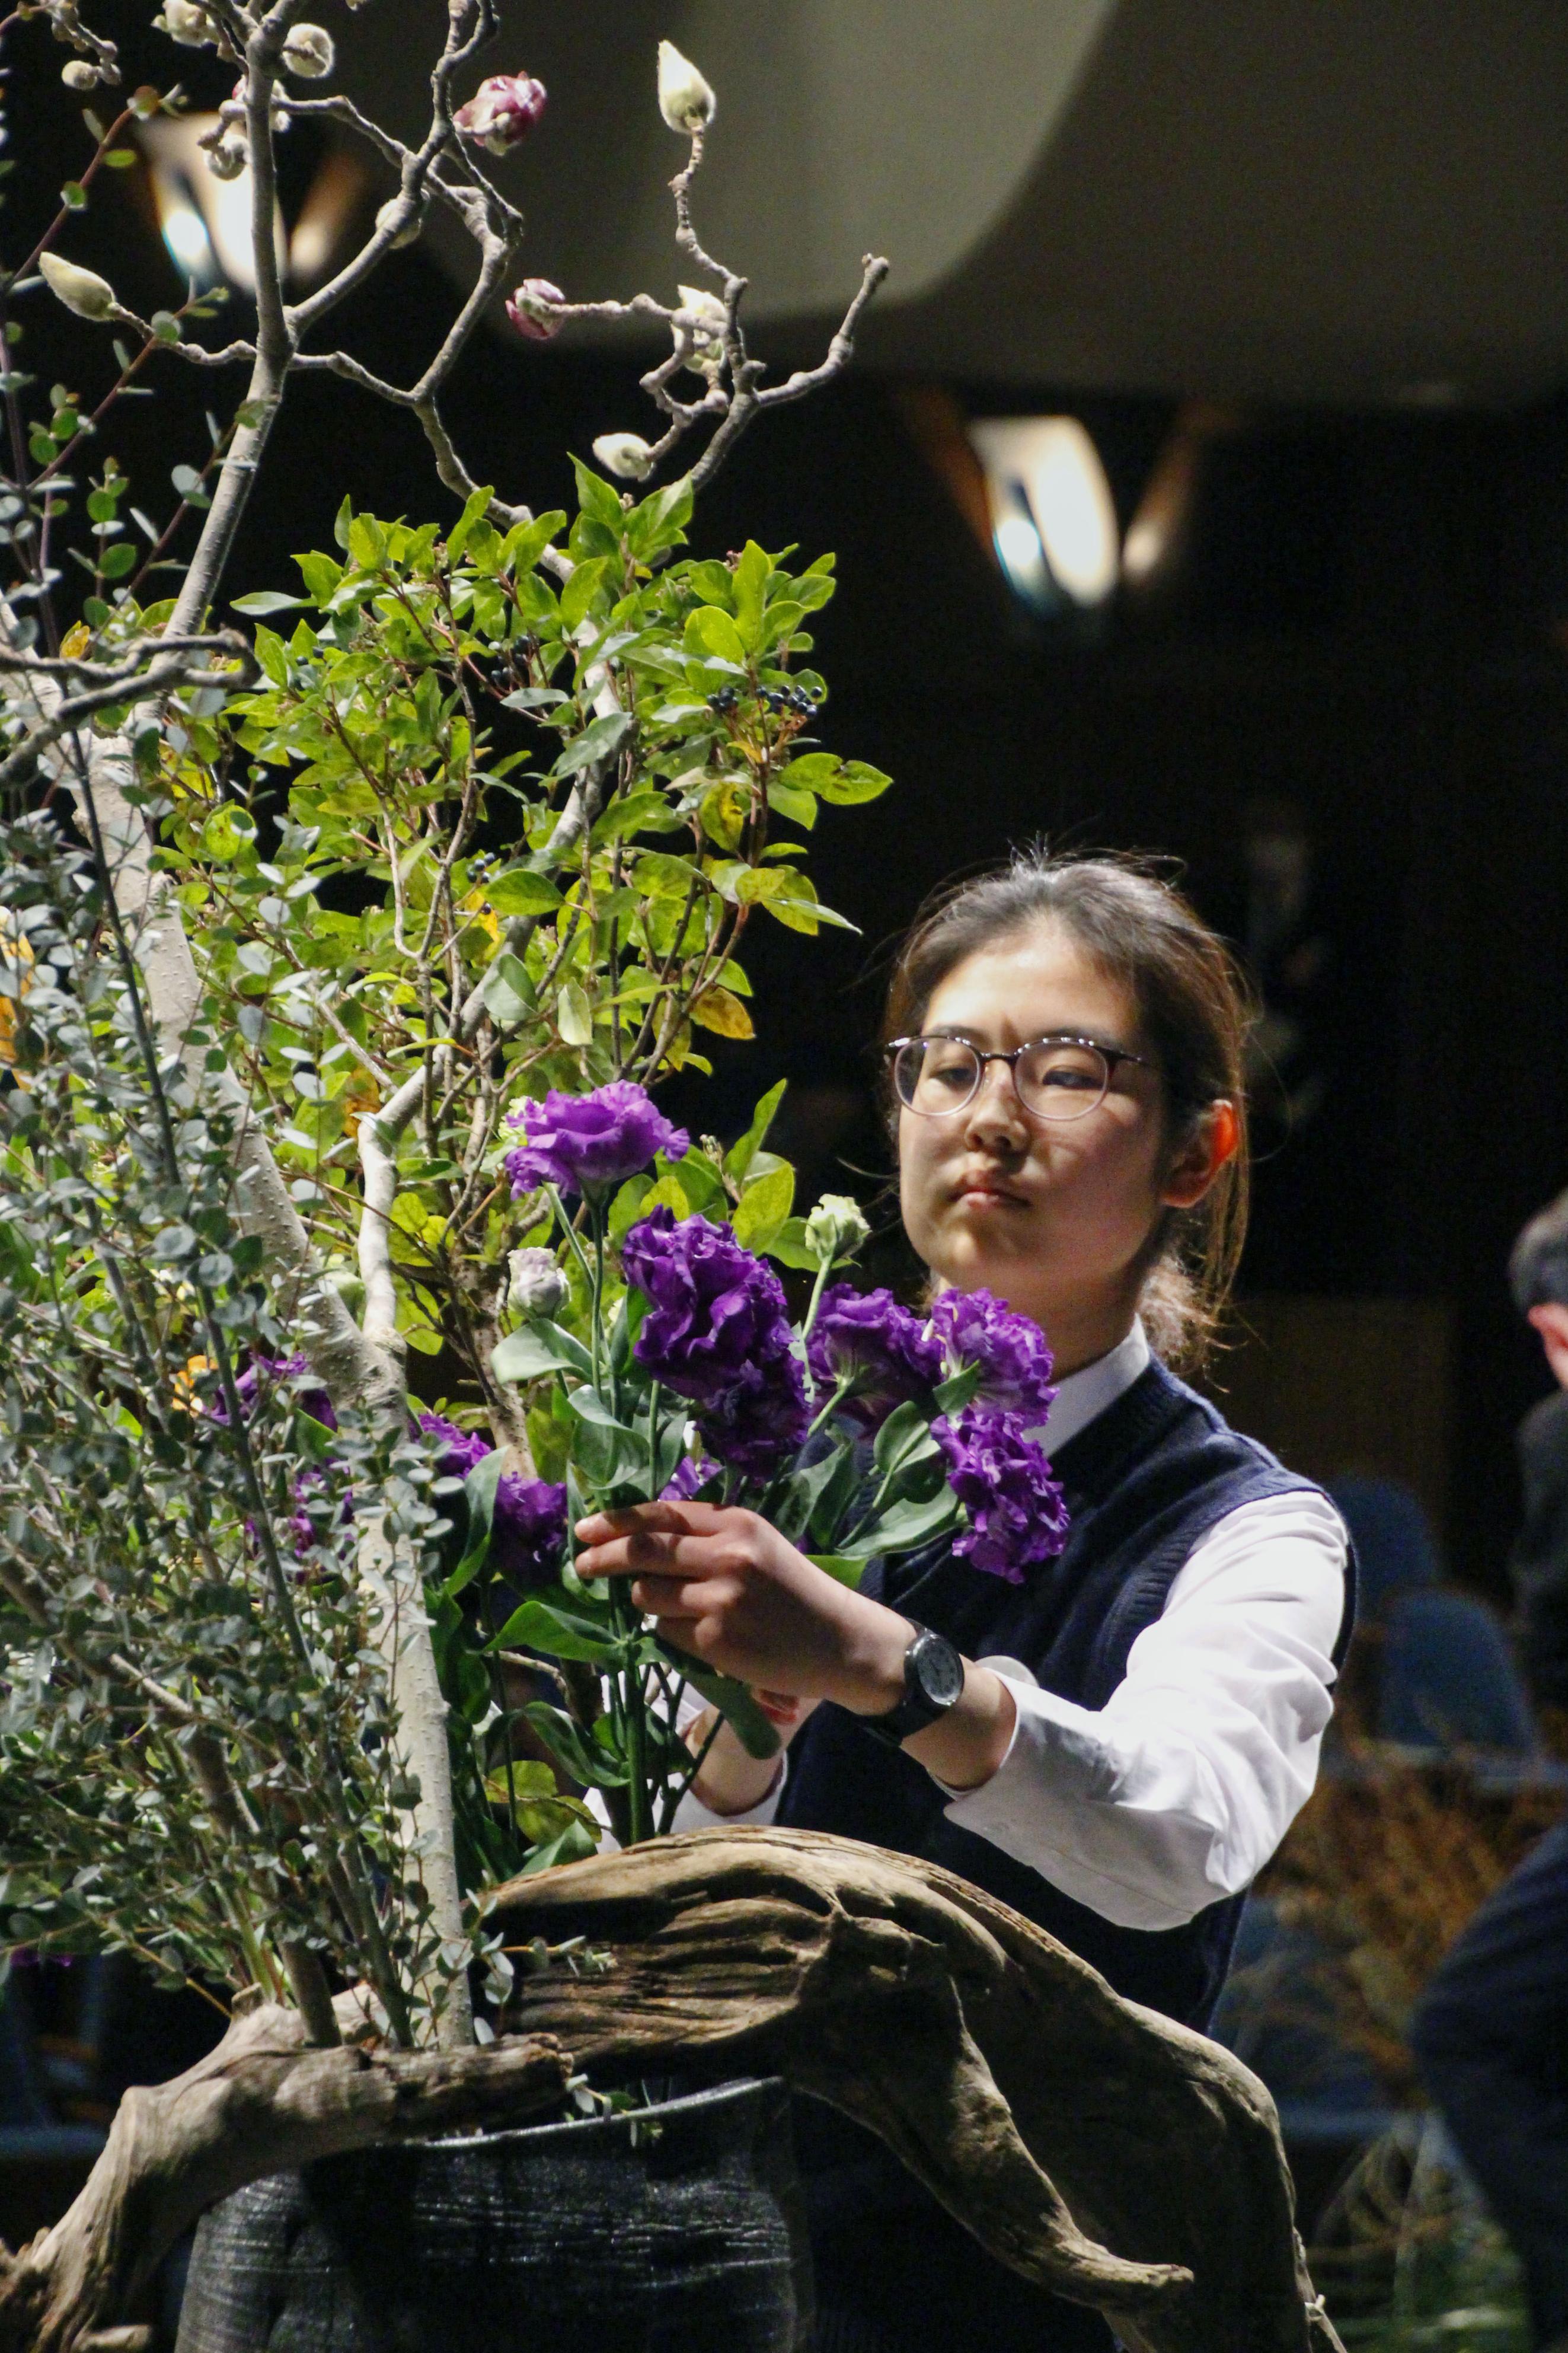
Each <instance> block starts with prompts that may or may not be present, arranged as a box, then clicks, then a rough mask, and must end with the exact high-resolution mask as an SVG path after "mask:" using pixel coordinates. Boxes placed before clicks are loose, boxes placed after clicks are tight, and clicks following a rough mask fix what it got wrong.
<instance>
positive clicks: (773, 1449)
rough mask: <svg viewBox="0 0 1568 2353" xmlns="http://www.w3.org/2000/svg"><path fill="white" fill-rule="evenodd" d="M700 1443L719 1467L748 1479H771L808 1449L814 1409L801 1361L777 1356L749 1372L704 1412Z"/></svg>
mask: <svg viewBox="0 0 1568 2353" xmlns="http://www.w3.org/2000/svg"><path fill="white" fill-rule="evenodd" d="M697 1427H698V1430H699V1431H700V1433H701V1438H702V1443H703V1444H704V1446H707V1447H710V1449H711V1450H712V1451H713V1452H714V1453H715V1454H716V1455H717V1456H718V1458H719V1460H720V1461H721V1462H725V1463H728V1464H729V1466H730V1468H731V1470H734V1471H740V1472H743V1473H744V1474H745V1476H746V1477H747V1478H748V1479H770V1478H772V1476H773V1472H775V1471H776V1470H778V1469H779V1467H780V1465H781V1464H782V1463H783V1462H784V1460H785V1458H786V1457H787V1456H789V1455H791V1454H794V1453H796V1452H797V1451H799V1449H800V1448H801V1447H802V1446H804V1445H805V1434H806V1432H807V1430H809V1429H810V1428H811V1408H810V1407H809V1406H808V1405H807V1403H806V1401H805V1375H804V1374H803V1373H802V1371H801V1368H800V1364H799V1360H798V1359H797V1358H796V1357H795V1356H775V1357H774V1358H773V1360H772V1362H771V1363H770V1364H767V1365H763V1366H747V1368H746V1370H745V1372H744V1374H743V1375H742V1377H740V1378H739V1379H738V1380H737V1381H736V1382H735V1384H734V1385H733V1387H732V1388H729V1389H727V1390H726V1391H725V1393H724V1395H723V1396H722V1397H721V1398H719V1399H718V1400H717V1402H716V1403H715V1404H713V1405H711V1406H709V1407H707V1408H705V1409H702V1410H701V1411H700V1412H699V1413H698V1415H697Z"/></svg>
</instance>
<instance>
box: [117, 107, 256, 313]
mask: <svg viewBox="0 0 1568 2353" xmlns="http://www.w3.org/2000/svg"><path fill="white" fill-rule="evenodd" d="M216 120H217V117H216V115H212V114H182V115H169V116H161V117H159V118H158V119H157V120H155V121H152V122H144V123H142V126H141V132H140V136H141V138H142V143H143V145H144V146H145V148H146V151H147V161H148V166H149V170H150V173H151V176H152V181H153V202H154V203H155V204H156V206H157V207H158V226H159V227H160V228H161V229H162V231H163V242H164V244H165V245H166V246H167V247H168V248H169V251H170V253H171V255H172V256H173V258H174V262H175V264H176V266H177V268H178V269H179V270H180V273H181V275H182V277H185V278H194V279H195V281H196V284H197V286H198V287H199V288H202V289H203V290H205V288H207V287H208V286H212V285H214V284H216V281H217V280H218V279H220V278H222V279H224V280H226V282H227V283H228V284H229V285H230V286H234V287H237V288H238V289H239V290H241V291H242V292H243V293H247V294H249V293H253V292H254V291H255V289H256V271H255V269H254V268H253V266H252V257H251V249H250V206H251V186H250V174H249V172H248V171H244V172H241V173H240V174H239V176H238V178H237V179H235V180H220V179H218V178H216V176H215V174H213V173H212V172H211V171H210V170H209V169H208V167H207V159H206V153H205V149H204V148H203V147H202V146H201V145H200V143H199V142H200V141H201V140H202V138H203V137H204V136H205V133H206V132H209V131H211V130H212V129H213V127H214V125H215V123H216ZM273 221H274V234H275V237H276V243H277V250H278V260H279V268H281V267H282V263H283V255H284V237H283V216H282V214H281V213H280V212H278V211H276V210H275V211H274V215H273Z"/></svg>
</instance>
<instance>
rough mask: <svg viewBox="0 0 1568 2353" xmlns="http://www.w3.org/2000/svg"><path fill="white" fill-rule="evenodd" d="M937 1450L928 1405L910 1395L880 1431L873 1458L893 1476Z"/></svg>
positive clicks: (886, 1473)
mask: <svg viewBox="0 0 1568 2353" xmlns="http://www.w3.org/2000/svg"><path fill="white" fill-rule="evenodd" d="M935 1451H936V1440H935V1439H934V1438H932V1436H931V1423H930V1419H929V1418H928V1416H927V1413H926V1409H925V1408H924V1406H923V1405H921V1403H920V1401H919V1399H918V1398H907V1399H906V1400H905V1402H904V1403H903V1404H902V1405H900V1406H896V1407H895V1408H894V1409H893V1411H892V1412H891V1413H890V1414H889V1416H888V1419H887V1420H886V1421H885V1422H884V1423H883V1424H882V1427H881V1429H880V1430H879V1431H878V1432H877V1444H876V1448H875V1450H874V1460H875V1461H876V1465H877V1468H878V1470H879V1472H881V1473H882V1476H883V1478H884V1479H890V1478H892V1477H893V1476H894V1475H895V1474H896V1473H897V1472H900V1471H905V1470H908V1468H909V1467H910V1464H911V1463H912V1462H918V1461H921V1459H922V1458H923V1457H925V1456H926V1455H929V1454H932V1453H934V1452H935Z"/></svg>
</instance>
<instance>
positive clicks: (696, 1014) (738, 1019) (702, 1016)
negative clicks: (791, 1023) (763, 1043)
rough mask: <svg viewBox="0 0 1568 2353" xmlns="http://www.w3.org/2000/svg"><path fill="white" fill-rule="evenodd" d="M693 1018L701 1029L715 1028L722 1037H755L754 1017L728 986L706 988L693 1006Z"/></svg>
mask: <svg viewBox="0 0 1568 2353" xmlns="http://www.w3.org/2000/svg"><path fill="white" fill-rule="evenodd" d="M691 1018H692V1019H693V1021H695V1022H696V1024H697V1026H698V1028H699V1029H711V1030H714V1031H715V1032H716V1033H717V1035H718V1036H719V1037H721V1038H754V1037H755V1036H756V1034H757V1033H756V1031H755V1030H754V1029H752V1017H751V1015H750V1014H749V1013H748V1012H747V1010H746V1008H745V1007H744V1006H743V1005H742V1002H741V1000H740V998H739V997H734V996H732V995H731V992H730V991H729V989H727V988H719V987H713V988H705V989H704V990H703V992H702V994H701V996H700V997H699V998H698V999H697V1002H696V1004H695V1005H694V1006H693V1007H692V1008H691Z"/></svg>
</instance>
